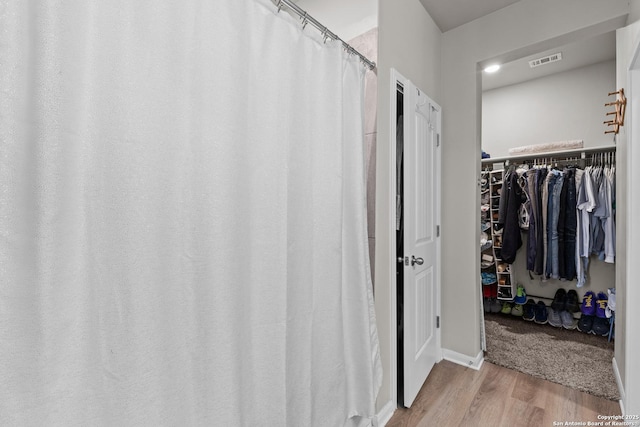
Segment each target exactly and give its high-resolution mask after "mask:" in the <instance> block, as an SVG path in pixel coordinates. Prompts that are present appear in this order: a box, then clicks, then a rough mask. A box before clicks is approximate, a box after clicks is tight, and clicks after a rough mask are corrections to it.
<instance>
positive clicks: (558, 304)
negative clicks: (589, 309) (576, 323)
mask: <svg viewBox="0 0 640 427" xmlns="http://www.w3.org/2000/svg"><path fill="white" fill-rule="evenodd" d="M566 302H567V291H565V290H564V289H562V288H560V289H558V290H557V291H556V295H555V296H554V297H553V302H552V303H551V308H553V309H554V310H555V311H557V312H558V313H560V312H561V311H562V310H564V306H565V304H566ZM558 318H560V315H558Z"/></svg>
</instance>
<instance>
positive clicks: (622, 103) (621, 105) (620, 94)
mask: <svg viewBox="0 0 640 427" xmlns="http://www.w3.org/2000/svg"><path fill="white" fill-rule="evenodd" d="M613 95H615V96H616V100H615V101H613V102H607V103H606V104H604V106H605V107H610V106H613V107H614V108H615V110H614V111H609V112H607V113H606V115H607V116H612V115H615V116H616V117H615V118H614V119H613V120H607V121H604V122H602V123H603V124H605V125H607V126H613V130H607V131H605V132H604V133H605V134H607V133H613V134H616V135H617V134H618V132H620V126H624V114H625V111H626V109H627V98H626V97H625V96H624V89H623V88H620V89H619V90H617V91H615V92H609V94H608V96H613Z"/></svg>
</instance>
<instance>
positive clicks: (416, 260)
mask: <svg viewBox="0 0 640 427" xmlns="http://www.w3.org/2000/svg"><path fill="white" fill-rule="evenodd" d="M415 264H418V265H422V264H424V260H423V259H422V258H416V257H415V256H414V255H411V267H413V266H414V265H415Z"/></svg>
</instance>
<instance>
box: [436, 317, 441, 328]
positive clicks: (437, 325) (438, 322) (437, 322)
mask: <svg viewBox="0 0 640 427" xmlns="http://www.w3.org/2000/svg"><path fill="white" fill-rule="evenodd" d="M436 328H440V316H436Z"/></svg>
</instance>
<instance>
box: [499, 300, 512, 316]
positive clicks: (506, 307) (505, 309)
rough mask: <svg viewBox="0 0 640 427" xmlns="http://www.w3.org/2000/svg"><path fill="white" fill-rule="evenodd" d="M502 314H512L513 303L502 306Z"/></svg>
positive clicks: (505, 303)
mask: <svg viewBox="0 0 640 427" xmlns="http://www.w3.org/2000/svg"><path fill="white" fill-rule="evenodd" d="M500 313H502V314H511V303H508V302H506V301H505V302H504V303H503V304H502V310H500Z"/></svg>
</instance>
